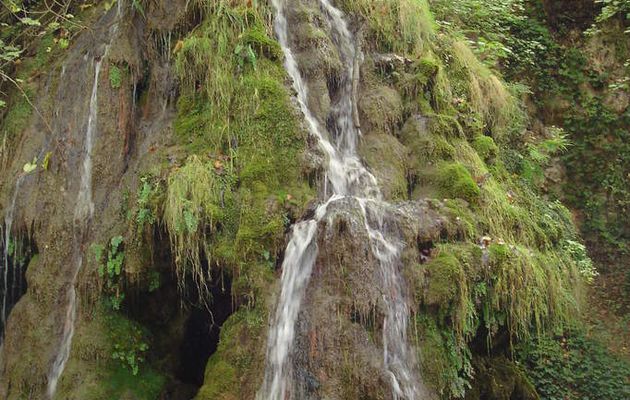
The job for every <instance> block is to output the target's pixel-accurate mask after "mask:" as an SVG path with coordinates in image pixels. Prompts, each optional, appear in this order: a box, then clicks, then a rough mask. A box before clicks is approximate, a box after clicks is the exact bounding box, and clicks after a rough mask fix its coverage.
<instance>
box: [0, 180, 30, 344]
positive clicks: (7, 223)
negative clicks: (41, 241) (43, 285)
mask: <svg viewBox="0 0 630 400" xmlns="http://www.w3.org/2000/svg"><path fill="white" fill-rule="evenodd" d="M24 177H25V175H20V176H19V177H18V178H17V180H16V181H15V189H13V197H12V199H11V204H9V208H7V210H6V212H5V214H4V230H5V232H4V247H3V255H2V256H3V260H4V265H3V271H2V274H3V277H2V281H3V291H2V315H1V318H2V319H1V320H0V326H1V327H2V330H3V331H4V329H5V326H6V321H7V317H8V311H9V310H8V308H9V307H10V306H11V304H9V303H10V302H11V301H12V299H11V298H12V296H11V292H9V268H11V267H16V268H17V263H15V262H14V263H13V264H14V265H11V264H10V262H9V259H10V258H11V257H12V256H14V254H13V255H12V254H11V247H12V246H11V231H12V229H13V218H14V217H15V205H16V201H17V197H18V194H19V192H20V186H22V182H23V180H24ZM16 273H17V271H13V276H14V280H15V274H16ZM11 291H12V292H13V291H15V288H11ZM3 338H4V332H2V334H0V343H1V342H2V340H3Z"/></svg>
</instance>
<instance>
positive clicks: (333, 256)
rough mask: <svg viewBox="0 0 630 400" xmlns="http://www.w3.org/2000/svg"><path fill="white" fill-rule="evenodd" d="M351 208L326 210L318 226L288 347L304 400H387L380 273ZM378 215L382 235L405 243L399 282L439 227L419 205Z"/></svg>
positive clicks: (347, 202)
mask: <svg viewBox="0 0 630 400" xmlns="http://www.w3.org/2000/svg"><path fill="white" fill-rule="evenodd" d="M355 202H356V200H354V199H342V200H339V201H338V202H336V203H333V204H331V205H330V206H329V207H330V209H329V214H328V216H327V218H326V219H325V220H324V221H322V222H321V224H320V234H319V237H318V242H317V243H318V247H319V253H318V257H317V261H316V264H315V267H314V269H313V274H312V277H311V284H310V286H309V288H308V290H307V293H306V295H305V302H304V305H303V307H302V310H301V312H300V316H299V319H298V323H297V327H296V343H295V346H294V349H295V351H296V353H297V354H296V355H295V357H294V359H295V365H294V366H293V368H294V371H295V378H296V381H297V383H296V384H297V385H298V386H299V387H300V389H299V390H300V391H301V393H308V394H309V396H310V397H308V398H309V399H311V398H312V399H320V398H338V399H355V398H362V399H390V398H391V396H392V394H391V389H390V378H389V376H387V374H386V372H385V371H386V368H385V366H384V364H383V342H382V332H383V323H384V319H385V314H386V313H387V311H386V310H385V306H386V305H385V303H384V302H383V298H384V296H387V295H389V294H388V293H384V292H383V290H384V287H383V280H382V275H381V270H380V268H381V266H380V264H379V260H378V259H377V258H376V257H375V255H374V253H373V249H372V248H371V245H370V239H369V235H368V232H367V230H366V227H365V221H364V217H363V215H362V214H361V213H360V212H358V210H357V205H356V204H355ZM384 215H386V217H385V221H384V223H383V226H384V227H385V230H386V231H387V233H388V235H391V236H392V237H397V238H398V239H399V240H400V241H401V242H403V243H405V247H404V250H403V255H402V257H401V262H400V264H399V266H398V267H399V268H400V269H401V273H402V274H405V275H406V274H407V273H408V272H407V271H406V270H408V269H415V268H416V266H417V265H418V264H419V263H420V262H421V257H422V254H421V252H420V251H419V249H418V248H417V246H416V243H418V242H426V241H432V240H437V239H438V238H439V236H440V234H441V232H442V230H443V229H444V224H445V221H446V220H445V219H444V218H443V217H441V216H440V213H439V212H438V211H436V210H434V208H433V207H432V206H430V205H429V204H428V203H426V202H411V203H402V204H400V205H397V206H391V208H389V209H388V210H386V212H384ZM407 297H408V301H409V303H410V304H409V305H410V307H411V308H413V307H415V306H414V305H413V304H412V303H413V300H412V296H410V294H408V296H407ZM427 398H430V396H429V397H427Z"/></svg>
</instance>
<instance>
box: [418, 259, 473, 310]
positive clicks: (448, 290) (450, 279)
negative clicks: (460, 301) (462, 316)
mask: <svg viewBox="0 0 630 400" xmlns="http://www.w3.org/2000/svg"><path fill="white" fill-rule="evenodd" d="M426 268H427V272H428V274H429V286H428V288H427V291H426V294H425V296H424V299H425V302H426V304H428V305H434V306H436V305H437V306H439V305H445V306H449V305H450V303H451V302H452V301H453V300H454V299H455V296H456V295H457V291H458V282H461V281H462V280H463V279H464V276H463V271H462V268H461V267H460V265H459V260H458V259H457V258H456V257H455V256H453V255H452V254H448V253H444V252H441V253H440V254H439V255H438V256H437V257H436V258H434V259H432V260H431V261H430V262H429V263H428V264H427V266H426Z"/></svg>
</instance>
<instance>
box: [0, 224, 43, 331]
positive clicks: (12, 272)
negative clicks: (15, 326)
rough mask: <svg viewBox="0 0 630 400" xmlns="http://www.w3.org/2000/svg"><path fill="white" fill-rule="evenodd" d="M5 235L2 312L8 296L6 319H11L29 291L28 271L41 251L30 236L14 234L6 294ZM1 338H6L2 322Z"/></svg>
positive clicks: (0, 265) (0, 261)
mask: <svg viewBox="0 0 630 400" xmlns="http://www.w3.org/2000/svg"><path fill="white" fill-rule="evenodd" d="M5 234H7V232H6V231H3V232H2V235H0V240H1V243H0V312H2V304H3V302H4V301H5V300H4V298H5V296H6V318H7V319H8V318H9V315H10V314H11V310H12V309H13V307H14V306H15V305H16V304H17V302H18V301H20V298H22V296H24V294H25V293H26V290H27V282H26V269H27V267H28V264H29V263H30V262H31V259H32V258H33V256H35V255H36V254H37V253H39V251H38V250H37V245H36V243H35V240H34V239H33V238H32V237H31V236H30V235H26V236H24V235H21V234H19V233H18V234H17V235H15V234H13V235H11V241H12V242H13V245H12V246H13V248H12V249H11V252H10V254H9V255H8V258H9V260H8V261H9V262H8V266H9V268H8V270H7V271H6V288H7V290H6V293H5V290H4V288H5V270H4V266H5V260H4V246H5V236H4V235H5ZM0 337H4V324H3V321H1V320H0Z"/></svg>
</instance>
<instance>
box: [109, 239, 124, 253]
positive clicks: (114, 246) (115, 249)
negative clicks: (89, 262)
mask: <svg viewBox="0 0 630 400" xmlns="http://www.w3.org/2000/svg"><path fill="white" fill-rule="evenodd" d="M122 242H123V237H122V236H114V237H113V238H112V240H111V245H112V253H116V252H118V246H120V244H121V243H122Z"/></svg>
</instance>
